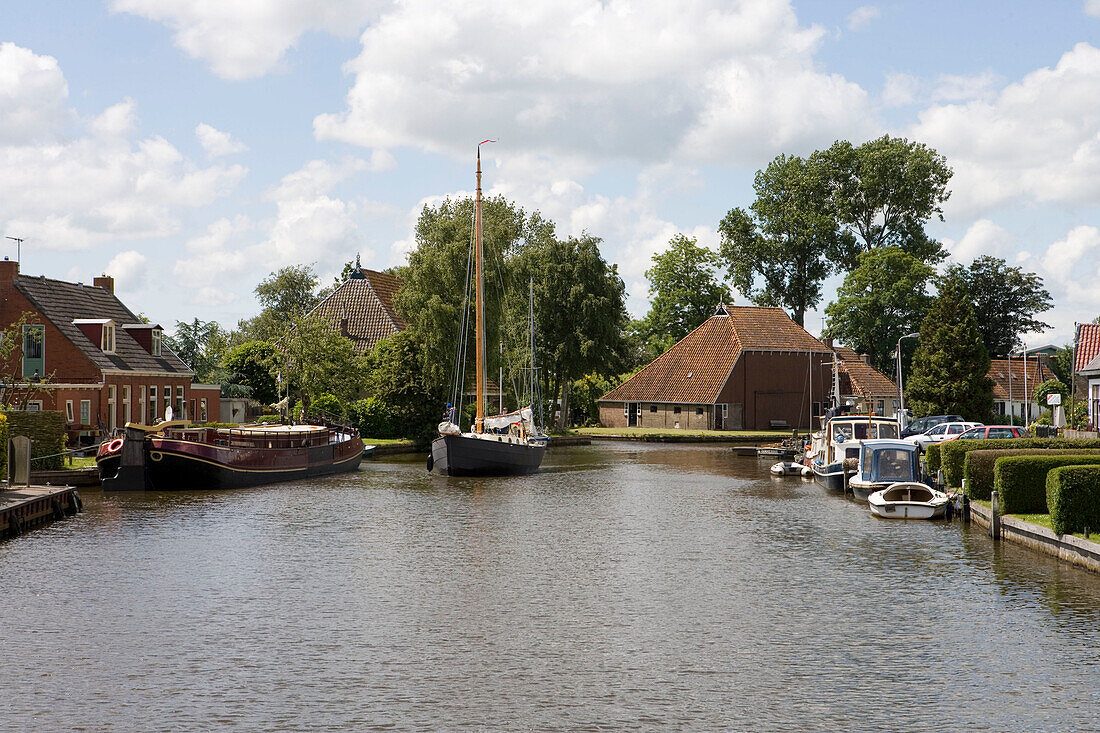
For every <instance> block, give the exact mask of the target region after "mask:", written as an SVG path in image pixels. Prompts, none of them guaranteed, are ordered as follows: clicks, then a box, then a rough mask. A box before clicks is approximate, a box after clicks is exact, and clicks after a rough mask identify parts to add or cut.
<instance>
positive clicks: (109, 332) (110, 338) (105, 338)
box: [99, 323, 115, 354]
mask: <svg viewBox="0 0 1100 733" xmlns="http://www.w3.org/2000/svg"><path fill="white" fill-rule="evenodd" d="M99 348H101V349H103V353H104V354H113V353H115V324H113V323H104V324H103V333H102V334H101V335H100V337H99Z"/></svg>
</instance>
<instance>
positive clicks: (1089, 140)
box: [909, 43, 1100, 216]
mask: <svg viewBox="0 0 1100 733" xmlns="http://www.w3.org/2000/svg"><path fill="white" fill-rule="evenodd" d="M1098 98H1100V50H1098V49H1097V48H1095V47H1093V46H1091V45H1089V44H1087V43H1079V44H1077V45H1076V46H1074V48H1073V49H1072V50H1071V51H1068V52H1066V53H1065V54H1064V55H1063V56H1062V58H1061V59H1059V61H1058V64H1057V65H1056V66H1055V67H1054V68H1042V69H1038V70H1036V71H1033V72H1031V73H1029V74H1028V75H1026V76H1025V77H1024V78H1023V79H1021V80H1020V81H1019V82H1015V83H1013V84H1009V85H1008V86H1006V87H1005V88H1004V89H1002V90H1001V91H1000V93H999V94H997V95H995V97H994V98H992V99H991V100H989V101H983V100H974V101H969V102H966V103H964V104H949V105H940V106H933V107H929V108H928V109H926V110H924V111H923V112H921V113H920V122H919V123H918V124H917V125H915V126H914V127H913V128H911V130H910V132H909V136H910V137H913V138H915V139H917V140H920V141H922V142H924V143H927V144H929V145H931V146H932V147H934V148H936V150H938V151H939V152H940V153H941V154H943V155H945V156H946V157H947V159H948V160H949V161H950V163H951V165H952V167H953V168H954V169H955V176H954V179H953V180H952V182H951V188H952V189H953V190H954V195H953V196H952V197H951V200H950V201H948V203H947V207H946V208H945V211H949V212H950V213H951V214H952V215H954V216H959V215H964V214H969V213H974V212H980V211H982V210H985V209H988V208H991V207H995V206H999V205H1004V204H1008V203H1011V202H1014V201H1021V200H1022V201H1024V202H1029V203H1034V202H1052V201H1057V202H1064V203H1080V202H1091V201H1095V200H1096V198H1097V196H1100V106H1097V105H1096V104H1095V102H1094V100H1096V99H1098Z"/></svg>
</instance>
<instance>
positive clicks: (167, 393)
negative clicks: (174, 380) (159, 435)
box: [160, 384, 175, 420]
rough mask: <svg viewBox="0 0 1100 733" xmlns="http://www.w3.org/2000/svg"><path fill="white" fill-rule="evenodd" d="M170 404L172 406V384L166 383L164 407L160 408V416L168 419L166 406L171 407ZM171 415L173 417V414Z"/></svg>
mask: <svg viewBox="0 0 1100 733" xmlns="http://www.w3.org/2000/svg"><path fill="white" fill-rule="evenodd" d="M171 406H172V385H170V384H166V385H164V409H163V410H161V413H160V414H161V415H162V416H164V419H165V420H167V419H168V417H167V415H168V408H169V407H171ZM173 417H175V416H174V415H173Z"/></svg>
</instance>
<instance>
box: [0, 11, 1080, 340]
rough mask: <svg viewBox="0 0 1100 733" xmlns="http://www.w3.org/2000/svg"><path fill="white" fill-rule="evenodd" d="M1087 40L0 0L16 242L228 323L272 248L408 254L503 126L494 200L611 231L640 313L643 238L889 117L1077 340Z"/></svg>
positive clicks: (159, 308) (129, 290) (973, 246)
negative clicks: (430, 213)
mask: <svg viewBox="0 0 1100 733" xmlns="http://www.w3.org/2000/svg"><path fill="white" fill-rule="evenodd" d="M1098 36H1100V0H1080V1H1077V0H1068V1H1066V2H1003V1H1002V2H979V1H977V0H970V1H968V2H900V1H895V2H877V3H867V2H840V1H826V0H803V1H798V0H792V1H791V2H786V1H784V0H745V1H744V2H718V1H717V0H696V1H694V2H684V3H677V4H670V3H661V2H633V3H624V2H615V1H614V0H610V1H608V2H603V3H600V2H592V1H591V0H556V1H555V2H538V1H532V2H526V3H522V4H520V3H495V4H494V3H488V2H476V1H471V2H465V3H462V4H455V3H438V2H436V3H432V2H419V1H417V0H407V1H406V2H402V3H390V2H383V1H382V0H362V1H360V0H270V2H267V3H262V4H261V3H255V2H252V1H251V0H250V1H248V2H245V1H243V0H242V1H240V2H236V1H234V0H221V2H218V3H212V2H209V0H108V1H105V2H101V3H95V2H76V1H70V2H60V1H55V0H36V2H33V3H5V4H4V6H3V9H0V234H2V235H4V236H18V237H23V238H24V239H25V240H26V241H25V243H24V245H23V253H22V259H23V262H22V265H21V269H22V271H23V272H24V273H27V274H33V275H37V274H45V275H47V276H50V277H57V278H62V279H68V280H74V281H84V282H88V281H90V280H91V278H92V277H93V276H94V275H97V274H100V273H101V272H107V273H109V274H112V275H114V276H115V277H116V278H117V280H118V285H117V287H118V292H119V294H120V295H121V296H122V297H123V299H124V300H125V301H126V302H127V303H128V304H129V305H130V306H131V307H133V308H134V309H136V310H139V311H142V312H144V313H146V314H148V315H149V316H150V317H152V318H153V319H155V320H157V321H159V322H161V323H163V324H164V325H165V326H168V327H171V326H172V325H173V324H174V322H175V321H176V320H177V319H180V320H189V319H190V318H191V317H194V316H198V317H200V318H203V319H216V320H218V321H220V322H221V323H222V324H223V325H224V326H226V327H232V326H234V325H235V324H236V322H237V320H238V319H240V318H242V317H248V316H251V315H253V314H254V313H255V312H256V310H257V306H256V304H255V301H254V298H253V296H252V289H253V288H254V287H255V285H256V283H257V282H259V280H260V279H262V278H263V277H264V276H265V275H266V274H267V273H269V272H271V271H272V270H275V269H277V268H279V267H282V266H284V265H288V264H298V263H314V264H315V267H316V268H317V271H318V272H319V273H320V274H321V275H322V277H323V278H324V279H325V280H326V281H329V280H331V278H332V276H333V275H334V274H335V273H336V272H338V271H339V269H340V268H341V266H342V264H343V263H344V262H346V261H347V260H349V259H352V258H353V257H354V256H355V254H356V252H360V253H361V254H362V258H363V262H364V264H366V265H367V266H369V267H373V268H376V269H381V268H384V267H387V266H390V265H394V264H399V263H401V262H402V261H403V260H404V256H405V252H407V251H408V249H409V247H410V246H411V244H412V226H413V224H414V222H415V219H416V214H417V212H418V211H419V209H420V208H421V207H422V206H423V205H424V204H425V203H431V202H434V201H438V200H439V199H440V198H442V197H444V196H446V195H453V194H461V193H464V192H468V191H470V190H471V188H472V184H473V180H472V179H473V176H472V162H473V161H472V153H473V147H474V144H475V143H476V142H477V141H478V140H480V139H482V138H484V137H497V138H499V139H500V142H499V143H498V144H497V145H495V146H492V147H490V148H489V149H487V151H486V152H487V157H486V166H487V171H486V186H487V188H488V189H489V190H490V192H494V193H503V194H504V195H506V196H508V197H510V198H512V199H514V200H515V201H516V202H517V203H519V204H520V205H522V206H524V207H526V208H528V209H529V210H530V209H539V210H540V211H542V212H543V213H544V214H545V215H546V216H548V217H549V218H551V219H552V220H554V221H555V222H556V223H557V226H558V229H559V232H560V233H562V234H576V233H580V232H581V231H584V230H587V231H589V232H590V233H592V234H595V235H597V236H599V237H601V238H602V239H603V252H604V256H605V257H606V258H607V259H608V260H610V261H612V262H615V263H616V264H617V265H618V266H619V271H620V273H621V274H622V276H623V278H624V280H625V281H626V283H627V286H628V289H629V291H630V296H631V297H630V307H631V310H632V311H633V312H634V313H635V314H636V315H641V314H643V313H644V311H645V310H646V308H647V302H646V289H647V283H646V281H645V278H644V271H645V269H646V268H647V267H648V265H649V263H650V257H651V256H652V255H653V254H654V253H655V252H657V251H660V250H661V249H662V248H663V247H664V246H665V244H666V243H667V242H668V240H669V238H670V237H671V236H672V235H673V234H676V233H679V232H683V233H687V234H690V235H694V236H696V237H698V238H699V240H700V241H701V242H703V243H705V244H707V245H709V246H715V245H716V244H717V234H716V231H715V228H716V225H717V223H718V221H719V220H720V219H721V218H722V216H723V215H724V214H725V212H726V211H728V210H729V209H730V208H732V207H734V206H747V205H749V204H750V203H751V202H752V198H753V194H752V179H753V175H754V173H755V171H756V170H757V169H759V168H762V167H763V166H765V165H766V164H767V163H768V161H769V160H771V159H772V158H773V157H774V156H776V155H778V154H780V153H794V154H800V155H804V154H807V153H809V152H811V151H813V150H814V149H817V148H824V147H827V146H828V145H829V144H831V143H832V142H833V140H835V139H838V138H843V139H848V140H851V141H853V142H856V143H858V142H862V141H864V140H867V139H870V138H873V137H878V136H880V135H882V134H883V133H890V134H892V135H901V136H905V137H908V138H909V139H913V140H919V141H921V142H924V143H926V144H928V145H930V146H932V147H934V148H936V149H937V150H938V151H940V152H941V153H942V154H944V155H945V156H946V157H947V158H948V162H949V163H950V164H951V165H952V167H953V168H954V169H955V171H956V175H955V177H954V179H953V181H952V184H951V189H952V192H953V193H952V197H951V199H950V200H949V202H948V204H947V205H946V207H945V220H946V221H945V222H943V223H939V222H935V223H934V224H933V225H931V226H930V230H931V232H932V233H933V235H934V236H936V237H938V238H940V239H941V240H942V241H943V242H944V243H945V244H946V245H947V246H948V247H949V249H950V251H951V253H952V257H953V259H954V260H955V261H959V262H962V263H964V264H965V263H968V262H969V261H970V260H971V259H973V257H975V256H977V255H979V254H993V255H996V256H999V257H1003V258H1005V259H1007V260H1008V261H1009V262H1010V263H1012V264H1018V265H1020V266H1022V267H1025V268H1026V269H1029V270H1033V271H1035V272H1038V273H1039V274H1040V275H1042V276H1043V278H1044V280H1045V282H1046V284H1047V287H1048V288H1049V289H1050V291H1051V293H1052V294H1053V295H1054V298H1055V308H1054V310H1052V311H1051V312H1049V313H1047V314H1046V315H1045V316H1044V317H1045V319H1046V320H1047V321H1049V322H1050V323H1051V324H1052V325H1053V328H1052V329H1051V330H1050V331H1049V332H1047V333H1044V334H1033V335H1030V336H1028V337H1027V340H1028V341H1029V342H1031V343H1033V344H1037V343H1045V342H1047V341H1054V342H1058V343H1061V342H1064V341H1066V340H1068V339H1069V338H1070V337H1071V334H1072V329H1073V323H1074V322H1075V321H1089V320H1092V319H1093V318H1095V317H1096V316H1097V315H1098V314H1100V288H1098V287H1096V282H1097V279H1098V275H1100V222H1098V216H1097V215H1098V213H1100V207H1098V206H1097V202H1098V201H1100V103H1097V101H1096V100H1098V99H1100V37H1098ZM4 242H5V244H4V246H6V247H7V249H6V250H3V252H2V253H3V254H6V255H8V256H12V257H13V256H14V254H15V247H14V243H13V242H10V241H8V240H4ZM836 284H837V283H836V281H835V280H834V281H831V282H830V283H828V284H827V287H826V295H825V298H824V300H823V302H822V304H821V309H823V308H824V305H825V304H826V303H827V302H828V301H829V300H830V299H831V297H832V295H833V292H834V289H835V286H836ZM738 302H744V301H743V299H739V300H738ZM819 310H820V309H819ZM807 326H808V327H809V328H810V330H811V331H814V332H816V331H817V330H818V329H819V328H820V317H819V315H809V316H808V317H807Z"/></svg>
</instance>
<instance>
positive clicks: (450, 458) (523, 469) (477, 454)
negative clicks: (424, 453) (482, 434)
mask: <svg viewBox="0 0 1100 733" xmlns="http://www.w3.org/2000/svg"><path fill="white" fill-rule="evenodd" d="M545 453H546V446H545V445H541V444H537V443H534V444H533V443H518V442H509V441H508V439H507V438H503V439H502V440H493V439H492V438H471V437H468V436H465V435H441V436H439V437H438V438H436V439H435V440H434V441H432V454H431V458H430V459H429V461H430V464H431V465H429V467H428V468H429V470H431V471H433V472H434V473H438V474H442V475H444V476H522V475H525V474H529V473H534V472H535V471H537V470H538V469H539V466H540V465H542V458H543V455H545Z"/></svg>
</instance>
